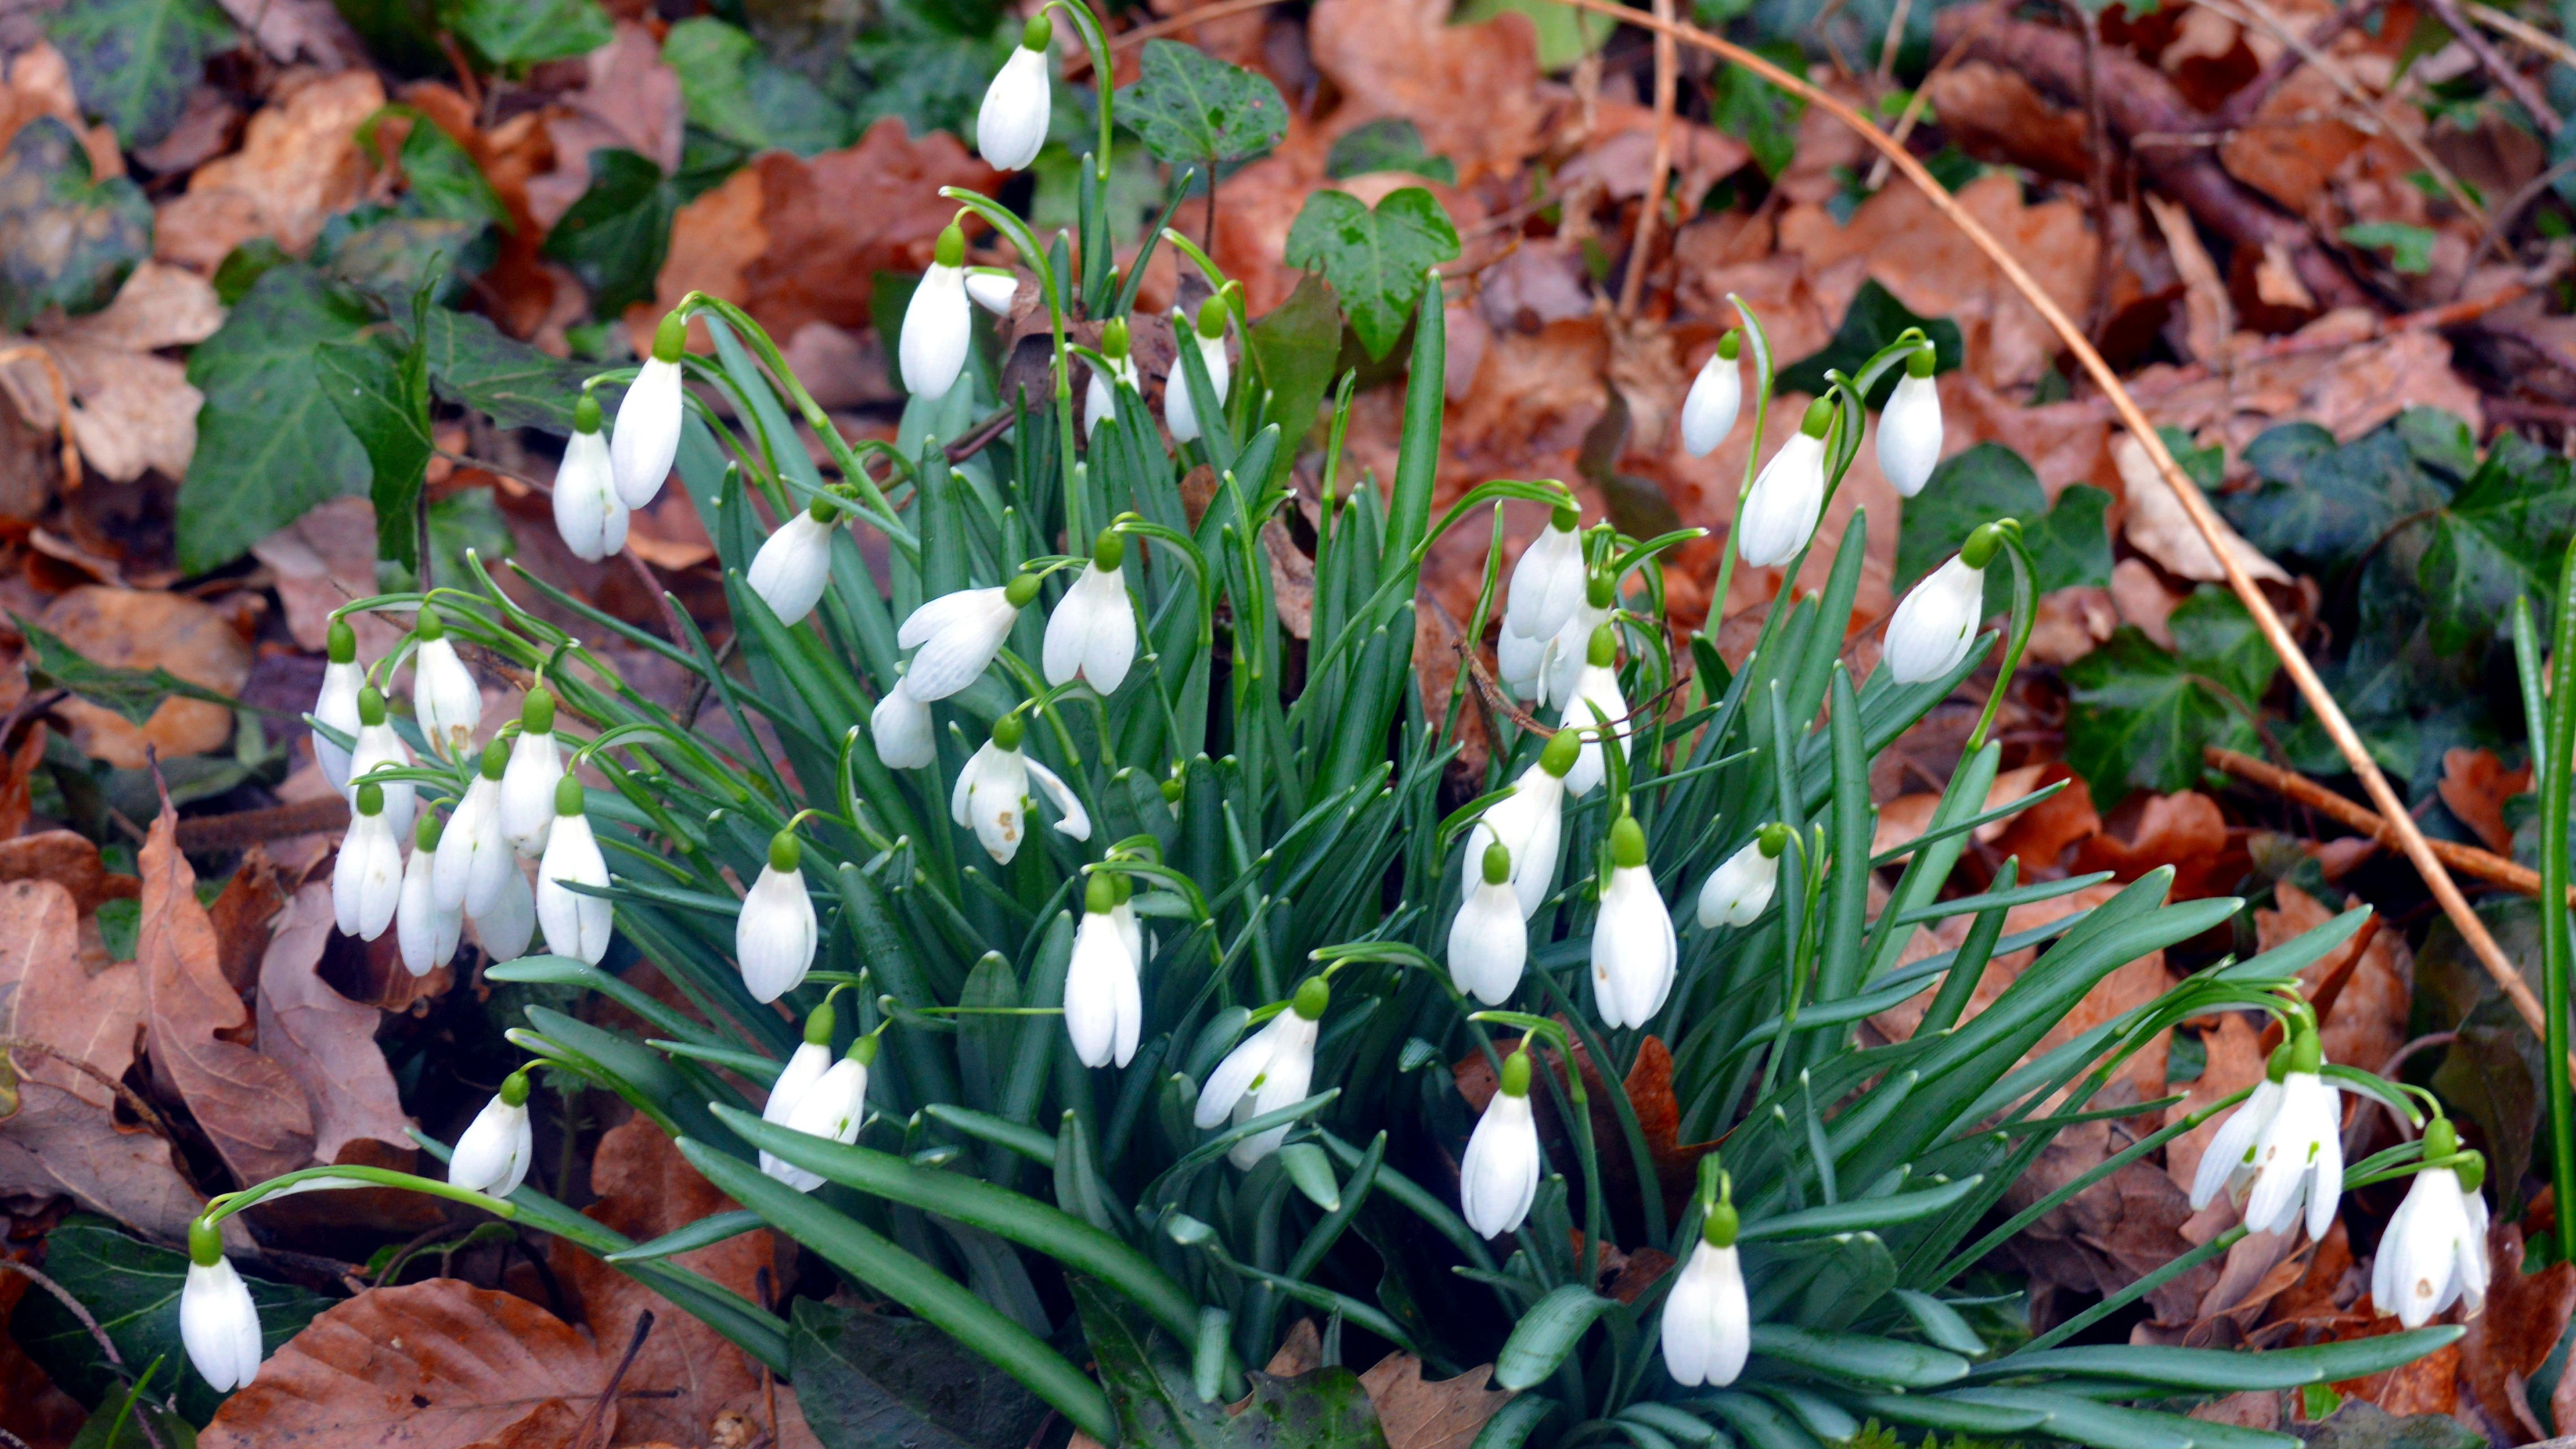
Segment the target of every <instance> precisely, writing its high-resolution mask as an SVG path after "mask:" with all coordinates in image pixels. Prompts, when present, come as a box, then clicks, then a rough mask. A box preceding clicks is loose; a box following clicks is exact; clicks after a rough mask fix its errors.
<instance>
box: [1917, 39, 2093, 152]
mask: <svg viewBox="0 0 2576 1449" xmlns="http://www.w3.org/2000/svg"><path fill="white" fill-rule="evenodd" d="M1923 91H1924V99H1926V100H1928V101H1930V102H1931V104H1932V110H1933V112H1934V113H1935V114H1937V115H1938V116H1940V118H1941V131H1942V134H1944V135H1945V136H1947V137H1949V139H1950V140H1951V141H1953V142H1954V143H1956V144H1957V145H1958V147H1959V149H1960V150H1962V151H1965V152H1967V153H1968V154H1969V155H1971V156H1974V157H1976V158H1977V159H1979V160H1981V161H1994V162H1999V163H2002V164H2005V165H2019V166H2028V167H2030V168H2031V169H2032V170H2034V171H2037V172H2040V173H2041V174H2042V175H2047V176H2053V177H2056V178H2057V179H2058V180H2060V181H2082V180H2083V179H2084V178H2085V177H2086V176H2087V175H2089V174H2090V170H2091V166H2092V148H2091V147H2090V146H2089V145H2088V144H2087V143H2086V141H2085V139H2084V118H2083V116H2081V115H2079V114H2077V113H2076V112H2074V111H2066V110H2060V109H2058V108H2057V107H2056V106H2053V105H2051V104H2049V102H2048V99H2047V98H2046V97H2045V96H2042V95H2041V94H2040V93H2039V91H2038V89H2037V88H2036V87H2034V86H2032V85H2031V83H2030V82H2029V81H2028V80H2025V79H2023V77H2022V74H2021V72H2019V71H2014V70H2006V69H2004V68H2003V67H2002V66H1999V65H1994V64H1991V63H1989V62H1986V61H1982V60H1971V61H1967V62H1965V63H1963V64H1960V65H1956V66H1952V67H1950V68H1949V69H1947V70H1943V69H1939V68H1935V69H1934V70H1933V72H1932V74H1931V75H1930V76H1928V77H1926V78H1925V79H1924V82H1923Z"/></svg>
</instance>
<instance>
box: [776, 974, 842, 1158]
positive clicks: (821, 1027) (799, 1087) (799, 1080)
mask: <svg viewBox="0 0 2576 1449" xmlns="http://www.w3.org/2000/svg"><path fill="white" fill-rule="evenodd" d="M834 1025H835V1023H834V1019H833V1012H832V1003H831V1002H830V1001H829V1000H826V1001H825V1002H824V1003H823V1004H822V1005H821V1006H818V1007H816V1008H814V1010H813V1012H812V1013H811V1014H809V1015H808V1016H807V1017H806V1018H805V1039H804V1040H803V1041H801V1042H799V1043H797V1045H796V1050H795V1051H794V1052H793V1053H791V1054H790V1055H789V1056H788V1058H787V1065H785V1066H783V1067H780V1068H779V1069H778V1080H776V1081H774V1082H772V1083H770V1084H769V1099H768V1100H767V1101H765V1102H763V1103H762V1104H761V1107H760V1120H761V1121H763V1122H767V1123H770V1124H772V1125H773V1126H778V1127H784V1126H786V1125H787V1124H788V1123H789V1122H790V1121H791V1120H792V1119H793V1118H794V1117H795V1115H796V1109H797V1108H798V1107H799V1106H801V1105H803V1104H804V1101H805V1099H806V1097H808V1096H809V1095H811V1094H812V1093H813V1090H814V1088H815V1087H817V1086H819V1085H821V1083H822V1081H823V1074H824V1073H825V1072H828V1071H830V1070H831V1069H832V1031H833V1027H834ZM760 1170H761V1171H763V1172H765V1173H768V1174H769V1175H770V1176H771V1177H774V1178H777V1179H778V1180H779V1181H780V1182H783V1183H786V1184H787V1185H788V1186H790V1187H793V1188H795V1189H796V1190H797V1191H799V1192H808V1191H811V1190H813V1189H814V1188H816V1187H820V1186H821V1185H822V1179H821V1178H814V1180H813V1181H811V1182H808V1181H806V1179H807V1178H809V1177H813V1174H811V1173H809V1172H807V1171H805V1170H804V1169H803V1168H801V1167H791V1166H789V1165H788V1164H787V1163H786V1162H784V1161H783V1160H781V1159H779V1158H777V1157H773V1156H771V1155H770V1154H769V1153H767V1152H763V1153H761V1154H760Z"/></svg>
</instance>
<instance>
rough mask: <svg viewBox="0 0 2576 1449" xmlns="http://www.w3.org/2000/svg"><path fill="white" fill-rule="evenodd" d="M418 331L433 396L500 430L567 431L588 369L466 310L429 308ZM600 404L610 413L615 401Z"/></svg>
mask: <svg viewBox="0 0 2576 1449" xmlns="http://www.w3.org/2000/svg"><path fill="white" fill-rule="evenodd" d="M421 332H422V334H423V338H424V342H423V346H424V348H425V349H426V351H427V353H428V358H429V380H430V381H431V382H433V383H435V384H436V385H437V387H438V394H439V396H441V397H443V398H445V399H447V400H448V401H450V402H453V403H457V404H460V405H462V406H465V407H469V408H472V409H474V410H475V411H476V412H481V413H488V414H490V415H491V418H492V421H494V422H496V423H498V424H500V425H501V426H502V427H505V428H543V429H545V430H546V431H547V432H550V433H558V434H563V433H570V432H571V431H572V406H573V402H574V400H575V399H576V398H578V397H579V396H580V394H581V384H582V379H584V378H586V377H588V376H589V375H590V371H591V370H590V369H589V368H588V367H585V366H583V365H582V364H580V363H577V362H566V361H564V360H563V359H561V358H557V357H548V356H547V355H546V354H544V353H542V352H539V351H538V350H537V349H535V348H533V347H530V346H529V345H528V344H526V343H524V342H520V341H517V340H515V339H512V338H508V337H504V336H502V335H501V331H500V329H499V328H497V327H494V326H493V325H492V321H491V319H490V318H488V317H483V316H480V315H478V314H476V313H472V312H457V311H453V310H451V309H449V308H446V307H432V308H430V309H429V311H428V314H427V315H426V316H424V317H423V318H422V319H421ZM600 402H601V404H602V405H603V406H606V407H607V408H608V409H609V411H610V412H611V413H614V412H615V411H616V403H617V399H616V398H615V397H614V396H612V395H611V394H610V393H609V392H606V391H603V392H602V393H601V394H600Z"/></svg>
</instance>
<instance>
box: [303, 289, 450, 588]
mask: <svg viewBox="0 0 2576 1449" xmlns="http://www.w3.org/2000/svg"><path fill="white" fill-rule="evenodd" d="M427 308H428V297H427V294H426V293H424V294H423V295H422V296H421V298H420V300H419V301H418V302H417V303H416V304H415V305H414V307H413V312H412V316H413V319H414V320H413V325H414V328H415V331H414V333H413V336H412V338H411V341H410V344H409V345H408V346H406V347H404V348H403V349H402V350H401V351H400V352H399V353H397V352H394V351H392V350H391V349H389V348H388V347H386V346H385V345H384V344H383V342H382V341H381V340H380V339H375V338H363V337H362V338H360V339H358V340H355V341H350V342H324V343H321V344H319V345H317V346H316V347H315V348H314V349H313V366H314V369H315V370H316V371H317V372H319V373H320V374H321V377H322V390H323V395H324V396H326V397H328V398H330V399H331V406H332V407H334V408H336V409H338V410H339V413H340V421H342V422H344V423H346V424H348V425H349V431H350V432H352V433H355V434H357V437H358V445H359V446H360V447H362V448H365V449H366V450H367V463H368V466H369V468H370V469H371V470H372V472H373V474H374V481H373V482H372V483H371V484H370V485H369V487H368V489H367V498H368V501H369V502H370V503H372V504H374V505H375V510H376V557H377V558H379V559H386V560H390V561H392V562H394V563H398V564H400V565H402V566H403V568H405V569H406V570H410V571H412V572H414V573H417V572H418V571H419V568H420V523H419V519H418V518H417V517H416V516H415V514H416V512H417V510H418V509H419V507H420V488H421V482H422V480H423V478H424V477H425V476H426V475H427V473H428V470H429V460H430V457H431V455H432V454H434V453H435V452H437V445H436V444H434V443H432V442H431V441H430V437H429V357H428V353H427V351H426V349H424V347H423V346H422V343H421V336H420V333H419V331H418V330H417V329H418V327H419V318H420V317H421V315H422V313H424V312H425V311H426V310H427Z"/></svg>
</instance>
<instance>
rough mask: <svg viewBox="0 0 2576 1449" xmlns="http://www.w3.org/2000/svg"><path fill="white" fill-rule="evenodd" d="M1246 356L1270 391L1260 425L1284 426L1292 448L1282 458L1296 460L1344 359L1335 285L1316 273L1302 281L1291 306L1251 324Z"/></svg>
mask: <svg viewBox="0 0 2576 1449" xmlns="http://www.w3.org/2000/svg"><path fill="white" fill-rule="evenodd" d="M1245 350H1246V351H1247V352H1249V353H1250V354H1251V357H1252V364H1253V366H1254V367H1255V368H1257V369H1258V370H1259V373H1260V377H1261V382H1262V385H1263V386H1264V387H1267V388H1268V389H1269V390H1270V400H1269V402H1268V403H1267V404H1266V405H1265V406H1264V407H1263V408H1262V410H1261V420H1262V421H1263V422H1264V423H1276V424H1278V425H1279V436H1280V438H1281V439H1282V440H1283V441H1284V442H1286V443H1287V444H1288V446H1286V447H1283V448H1281V449H1280V450H1279V452H1280V456H1281V458H1282V459H1283V460H1284V459H1293V458H1294V457H1295V456H1296V452H1297V449H1296V446H1295V445H1296V442H1297V440H1299V439H1301V438H1303V437H1305V436H1306V434H1307V432H1308V431H1309V430H1310V429H1312V428H1313V427H1314V426H1315V409H1317V408H1318V407H1321V406H1323V402H1324V394H1325V392H1326V391H1327V390H1328V389H1330V388H1331V387H1332V385H1333V364H1334V362H1336V361H1337V360H1339V359H1340V357H1341V353H1342V309H1341V303H1340V302H1339V301H1338V300H1337V299H1336V298H1335V297H1334V296H1333V284H1332V283H1330V282H1327V281H1325V280H1324V279H1323V278H1321V277H1319V276H1316V275H1315V274H1313V273H1312V272H1309V273H1307V274H1306V275H1305V276H1302V277H1300V278H1298V279H1297V290H1296V291H1293V292H1291V293H1289V294H1288V300H1287V301H1285V302H1282V303H1280V304H1279V305H1278V306H1276V307H1274V308H1272V309H1271V310H1270V313H1269V315H1268V316H1265V317H1263V318H1262V319H1261V320H1260V321H1258V322H1255V323H1253V324H1252V326H1251V328H1250V330H1249V331H1248V332H1247V333H1246V335H1245ZM1283 466H1284V464H1283Z"/></svg>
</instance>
